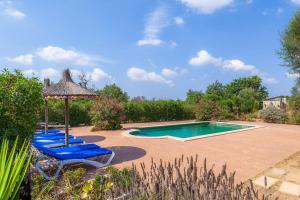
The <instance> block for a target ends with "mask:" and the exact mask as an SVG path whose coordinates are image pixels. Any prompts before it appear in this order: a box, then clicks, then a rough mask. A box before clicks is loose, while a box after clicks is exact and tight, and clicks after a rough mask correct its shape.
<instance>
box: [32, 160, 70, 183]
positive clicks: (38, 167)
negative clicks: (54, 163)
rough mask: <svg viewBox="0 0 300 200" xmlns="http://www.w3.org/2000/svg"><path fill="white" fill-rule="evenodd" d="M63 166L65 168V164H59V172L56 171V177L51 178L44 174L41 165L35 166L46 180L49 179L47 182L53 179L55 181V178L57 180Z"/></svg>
mask: <svg viewBox="0 0 300 200" xmlns="http://www.w3.org/2000/svg"><path fill="white" fill-rule="evenodd" d="M63 166H64V163H63V162H59V166H58V168H57V170H56V171H55V173H54V176H49V175H47V174H46V173H45V172H44V170H43V169H42V166H41V165H40V164H39V163H36V165H35V167H36V169H37V170H38V171H39V173H40V174H41V175H42V176H44V177H45V179H47V180H51V179H53V178H57V177H58V176H59V173H60V171H61V170H62V168H63Z"/></svg>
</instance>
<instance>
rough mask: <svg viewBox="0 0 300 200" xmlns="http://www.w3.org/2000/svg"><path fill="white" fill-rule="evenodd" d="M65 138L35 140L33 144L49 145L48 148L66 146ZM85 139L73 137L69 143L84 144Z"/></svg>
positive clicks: (36, 145)
mask: <svg viewBox="0 0 300 200" xmlns="http://www.w3.org/2000/svg"><path fill="white" fill-rule="evenodd" d="M65 142H66V141H65V140H64V139H61V140H33V146H35V147H38V146H43V147H48V148H55V147H62V146H65ZM83 143H84V141H83V140H82V139H80V138H71V139H69V144H71V145H75V144H76V145H78V144H83Z"/></svg>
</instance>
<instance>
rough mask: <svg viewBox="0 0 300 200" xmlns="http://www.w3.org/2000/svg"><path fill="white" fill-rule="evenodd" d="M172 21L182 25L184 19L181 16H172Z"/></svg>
mask: <svg viewBox="0 0 300 200" xmlns="http://www.w3.org/2000/svg"><path fill="white" fill-rule="evenodd" d="M174 23H175V24H176V25H183V24H184V19H183V18H182V17H174Z"/></svg>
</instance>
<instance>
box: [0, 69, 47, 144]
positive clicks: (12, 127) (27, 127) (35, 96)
mask: <svg viewBox="0 0 300 200" xmlns="http://www.w3.org/2000/svg"><path fill="white" fill-rule="evenodd" d="M42 104H43V96H42V84H41V83H40V81H39V80H38V79H37V78H26V77H24V76H23V75H22V73H21V72H20V71H17V70H16V71H15V72H14V73H11V72H9V71H8V70H3V71H2V73H1V74H0V132H1V136H3V137H6V138H8V139H9V140H14V139H15V138H16V137H17V136H18V137H19V142H20V143H22V142H23V141H24V140H25V139H29V138H31V137H32V135H33V133H34V131H35V128H36V125H37V121H38V112H39V111H40V109H41V106H42Z"/></svg>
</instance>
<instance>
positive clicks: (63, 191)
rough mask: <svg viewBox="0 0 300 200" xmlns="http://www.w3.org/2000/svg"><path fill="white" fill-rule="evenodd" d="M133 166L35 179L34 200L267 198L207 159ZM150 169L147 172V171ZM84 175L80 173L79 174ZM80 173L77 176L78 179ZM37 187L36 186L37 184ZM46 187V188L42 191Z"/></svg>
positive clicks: (77, 171) (191, 158)
mask: <svg viewBox="0 0 300 200" xmlns="http://www.w3.org/2000/svg"><path fill="white" fill-rule="evenodd" d="M140 166H141V167H140V168H137V166H135V165H134V164H133V166H132V168H131V169H126V168H125V169H122V170H119V169H115V168H111V167H110V168H108V169H106V174H105V175H96V176H95V178H94V179H93V180H90V181H84V180H82V179H81V178H74V177H82V176H84V175H85V174H84V173H86V172H84V171H82V170H80V169H77V170H72V171H68V173H65V174H64V175H63V178H62V181H58V180H52V181H50V182H42V181H41V180H42V178H41V177H40V176H38V178H34V180H35V181H34V183H35V185H34V188H35V189H34V194H33V195H32V196H33V197H35V199H41V198H44V199H58V200H59V199H71V198H72V199H77V198H81V199H90V200H94V199H95V200H96V199H100V200H104V199H123V200H126V199H128V200H129V199H131V200H133V199H136V200H137V199H139V200H146V199H153V200H154V199H159V200H176V199H194V200H198V199H199V200H200V199H216V200H221V199H222V200H223V199H236V200H258V199H262V200H267V199H269V196H268V195H265V194H259V193H258V191H256V189H254V186H253V184H252V182H251V181H250V183H249V184H245V183H241V184H236V183H235V180H234V179H235V173H228V172H227V169H226V165H224V166H223V167H222V170H221V171H220V173H216V172H215V171H214V170H213V168H208V167H207V164H206V160H204V162H203V165H200V166H199V165H198V158H197V156H196V157H184V156H182V157H180V158H176V159H175V160H174V162H167V163H165V162H163V161H160V162H158V163H156V162H154V161H153V160H152V162H151V166H145V164H144V163H141V165H140ZM146 169H149V171H146ZM82 172H83V174H81V173H82ZM78 174H80V176H78ZM36 184H38V185H36ZM45 188H46V189H45Z"/></svg>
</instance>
